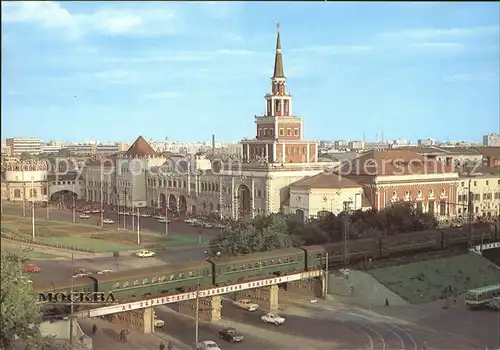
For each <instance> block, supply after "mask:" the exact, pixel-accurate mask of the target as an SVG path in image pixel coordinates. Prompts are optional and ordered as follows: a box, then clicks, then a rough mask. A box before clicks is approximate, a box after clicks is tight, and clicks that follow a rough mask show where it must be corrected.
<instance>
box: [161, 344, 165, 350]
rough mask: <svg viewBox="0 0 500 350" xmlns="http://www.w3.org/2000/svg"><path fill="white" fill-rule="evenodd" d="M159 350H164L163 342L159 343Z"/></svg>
mask: <svg viewBox="0 0 500 350" xmlns="http://www.w3.org/2000/svg"><path fill="white" fill-rule="evenodd" d="M160 350H165V344H163V342H161V343H160Z"/></svg>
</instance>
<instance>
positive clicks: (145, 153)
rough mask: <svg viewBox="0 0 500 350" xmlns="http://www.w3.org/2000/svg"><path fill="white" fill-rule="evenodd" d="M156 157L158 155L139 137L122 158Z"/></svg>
mask: <svg viewBox="0 0 500 350" xmlns="http://www.w3.org/2000/svg"><path fill="white" fill-rule="evenodd" d="M157 155H158V153H156V152H155V150H154V149H153V148H152V147H151V145H150V144H149V143H148V142H147V141H146V140H145V139H144V137H142V136H139V137H138V138H137V140H135V142H134V143H133V144H132V146H130V147H129V149H128V150H127V152H125V154H124V156H126V157H131V158H136V157H137V158H142V157H155V156H157Z"/></svg>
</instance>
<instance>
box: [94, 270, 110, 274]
mask: <svg viewBox="0 0 500 350" xmlns="http://www.w3.org/2000/svg"><path fill="white" fill-rule="evenodd" d="M112 272H113V270H101V271H99V272H97V274H98V275H107V274H108V273H112Z"/></svg>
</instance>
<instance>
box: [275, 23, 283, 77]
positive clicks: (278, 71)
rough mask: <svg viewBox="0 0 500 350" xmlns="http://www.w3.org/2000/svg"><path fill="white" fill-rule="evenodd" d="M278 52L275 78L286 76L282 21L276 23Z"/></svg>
mask: <svg viewBox="0 0 500 350" xmlns="http://www.w3.org/2000/svg"><path fill="white" fill-rule="evenodd" d="M276 31H277V36H276V54H275V56H274V74H273V78H284V77H285V74H284V73H283V56H282V54H281V39H280V22H277V23H276Z"/></svg>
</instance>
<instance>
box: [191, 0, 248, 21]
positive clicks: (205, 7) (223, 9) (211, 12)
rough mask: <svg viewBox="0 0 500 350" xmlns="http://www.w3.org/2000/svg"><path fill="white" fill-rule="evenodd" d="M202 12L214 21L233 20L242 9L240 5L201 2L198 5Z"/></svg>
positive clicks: (221, 2)
mask: <svg viewBox="0 0 500 350" xmlns="http://www.w3.org/2000/svg"><path fill="white" fill-rule="evenodd" d="M200 5H201V10H202V12H203V13H204V14H205V15H207V16H210V17H212V18H215V19H231V18H234V17H235V16H236V15H237V14H238V13H239V12H240V11H241V8H242V6H243V5H242V3H238V2H236V1H235V2H223V1H203V2H201V3H200Z"/></svg>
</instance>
